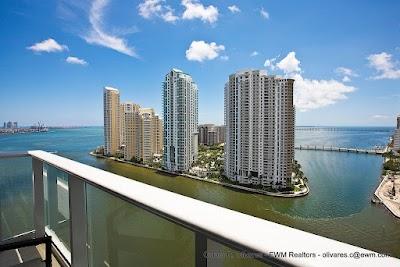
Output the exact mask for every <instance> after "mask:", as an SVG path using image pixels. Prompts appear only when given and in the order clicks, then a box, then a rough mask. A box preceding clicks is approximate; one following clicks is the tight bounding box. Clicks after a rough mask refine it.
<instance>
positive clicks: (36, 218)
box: [32, 158, 45, 237]
mask: <svg viewBox="0 0 400 267" xmlns="http://www.w3.org/2000/svg"><path fill="white" fill-rule="evenodd" d="M32 180H33V181H32V182H33V183H32V184H33V223H34V227H35V236H36V237H44V235H45V231H44V227H45V225H44V185H43V162H42V161H41V160H38V159H36V158H32Z"/></svg>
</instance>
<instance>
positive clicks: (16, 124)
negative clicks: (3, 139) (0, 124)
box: [12, 121, 18, 129]
mask: <svg viewBox="0 0 400 267" xmlns="http://www.w3.org/2000/svg"><path fill="white" fill-rule="evenodd" d="M12 127H13V128H14V129H17V128H18V122H16V121H14V122H13V126H12Z"/></svg>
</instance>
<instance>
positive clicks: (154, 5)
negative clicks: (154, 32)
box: [138, 0, 162, 19]
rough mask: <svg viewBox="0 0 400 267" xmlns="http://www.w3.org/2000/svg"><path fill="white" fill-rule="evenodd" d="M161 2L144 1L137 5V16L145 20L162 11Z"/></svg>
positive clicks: (153, 0) (154, 0)
mask: <svg viewBox="0 0 400 267" xmlns="http://www.w3.org/2000/svg"><path fill="white" fill-rule="evenodd" d="M161 2H162V1H161V0H145V1H144V2H143V3H140V4H139V5H138V9H139V15H140V16H142V17H143V18H146V19H149V18H151V17H153V16H155V15H157V14H158V13H159V12H161V9H162V5H161Z"/></svg>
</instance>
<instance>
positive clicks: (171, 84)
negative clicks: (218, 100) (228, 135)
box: [163, 69, 198, 172]
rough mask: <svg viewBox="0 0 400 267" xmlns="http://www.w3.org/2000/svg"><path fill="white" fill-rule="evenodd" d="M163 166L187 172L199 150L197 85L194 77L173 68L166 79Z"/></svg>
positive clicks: (164, 89)
mask: <svg viewBox="0 0 400 267" xmlns="http://www.w3.org/2000/svg"><path fill="white" fill-rule="evenodd" d="M163 113H164V151H163V167H164V168H165V169H167V170H170V171H176V172H185V171H188V170H189V168H190V167H191V166H192V164H193V162H194V161H195V160H196V159H197V154H198V133H197V126H198V89H197V85H196V84H195V83H194V81H193V79H192V77H191V76H190V75H188V74H186V73H183V72H182V71H181V70H178V69H172V70H171V71H170V72H169V73H168V74H167V75H166V76H165V80H164V82H163Z"/></svg>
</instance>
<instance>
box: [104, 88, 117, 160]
mask: <svg viewBox="0 0 400 267" xmlns="http://www.w3.org/2000/svg"><path fill="white" fill-rule="evenodd" d="M103 101H104V154H105V155H108V156H114V155H116V154H117V153H118V152H120V145H121V142H120V103H119V102H120V96H119V91H118V89H115V88H112V87H104V90H103Z"/></svg>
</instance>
